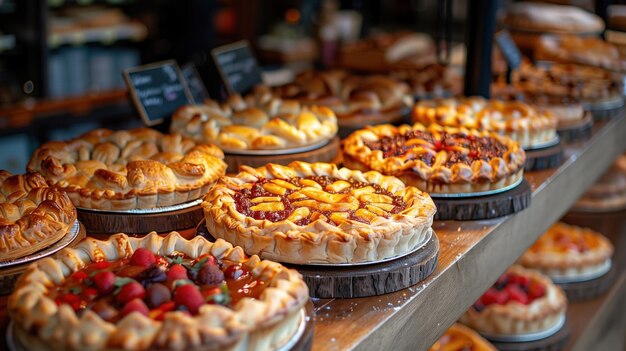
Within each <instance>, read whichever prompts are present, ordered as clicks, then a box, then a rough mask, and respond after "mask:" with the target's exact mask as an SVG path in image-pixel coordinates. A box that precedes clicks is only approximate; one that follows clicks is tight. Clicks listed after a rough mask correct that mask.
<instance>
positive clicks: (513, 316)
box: [460, 266, 567, 335]
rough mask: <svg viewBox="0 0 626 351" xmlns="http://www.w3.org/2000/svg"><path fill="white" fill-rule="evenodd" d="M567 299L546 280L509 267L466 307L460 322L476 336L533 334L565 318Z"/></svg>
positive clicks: (533, 272) (532, 272)
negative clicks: (474, 301) (476, 332)
mask: <svg viewBox="0 0 626 351" xmlns="http://www.w3.org/2000/svg"><path fill="white" fill-rule="evenodd" d="M566 308H567V298H566V297H565V294H564V293H563V291H562V290H561V288H559V287H558V286H556V285H554V284H553V283H552V282H551V281H550V278H548V277H546V276H544V275H543V274H541V273H539V272H537V271H534V270H530V269H526V268H522V267H521V266H513V267H511V268H509V270H508V271H507V272H506V273H504V275H502V276H501V277H500V278H499V279H498V281H497V282H496V283H495V284H494V285H493V286H492V287H491V288H489V290H487V292H485V293H484V294H483V295H482V296H481V297H480V298H479V299H478V301H476V303H474V305H473V306H472V307H470V308H469V309H468V310H467V312H465V314H464V315H463V316H461V319H460V322H461V323H463V324H465V325H467V326H469V327H470V328H473V329H475V330H476V331H478V332H479V333H486V334H496V335H516V334H528V333H537V332H542V331H545V330H549V329H550V328H553V327H554V326H556V325H557V324H558V323H559V321H561V319H562V318H564V317H565V310H566Z"/></svg>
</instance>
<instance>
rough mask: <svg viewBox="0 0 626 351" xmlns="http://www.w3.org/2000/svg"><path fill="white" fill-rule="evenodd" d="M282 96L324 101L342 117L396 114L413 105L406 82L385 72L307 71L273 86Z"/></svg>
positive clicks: (314, 103) (305, 100)
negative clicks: (378, 73) (357, 74)
mask: <svg viewBox="0 0 626 351" xmlns="http://www.w3.org/2000/svg"><path fill="white" fill-rule="evenodd" d="M274 94H277V95H278V96H279V97H282V98H284V99H293V100H298V101H300V102H302V103H304V104H307V105H323V106H327V107H329V108H330V109H332V110H333V111H334V112H335V114H336V115H337V118H338V120H339V121H340V123H341V120H342V119H347V118H351V119H368V120H376V119H385V118H387V119H388V118H391V117H399V116H402V115H404V114H405V113H406V110H407V109H409V108H410V107H411V106H413V97H412V96H411V94H410V91H409V87H408V86H407V84H406V83H404V82H401V81H398V80H396V79H393V78H390V77H387V76H384V75H368V76H356V75H351V74H349V73H348V72H347V71H342V70H331V71H306V72H304V73H301V74H300V75H298V76H297V77H296V80H295V81H294V82H293V83H290V84H286V85H284V86H280V87H277V88H275V89H274Z"/></svg>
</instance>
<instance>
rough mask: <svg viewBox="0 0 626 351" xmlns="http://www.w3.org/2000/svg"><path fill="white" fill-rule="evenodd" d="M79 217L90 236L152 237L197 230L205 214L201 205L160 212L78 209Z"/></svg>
mask: <svg viewBox="0 0 626 351" xmlns="http://www.w3.org/2000/svg"><path fill="white" fill-rule="evenodd" d="M77 211H78V218H79V219H80V221H81V222H82V223H83V224H84V225H85V228H86V229H87V232H89V234H90V235H91V234H96V235H97V234H105V235H108V234H116V233H126V234H129V235H132V234H148V233H150V232H151V231H154V230H156V231H158V232H159V233H168V232H171V231H173V230H183V229H189V228H194V227H195V226H196V225H197V224H198V223H199V222H200V221H201V220H202V219H204V213H203V212H202V206H200V204H198V205H196V206H192V207H189V208H184V209H180V210H175V211H168V212H158V213H141V214H137V213H120V212H106V211H90V210H83V209H77Z"/></svg>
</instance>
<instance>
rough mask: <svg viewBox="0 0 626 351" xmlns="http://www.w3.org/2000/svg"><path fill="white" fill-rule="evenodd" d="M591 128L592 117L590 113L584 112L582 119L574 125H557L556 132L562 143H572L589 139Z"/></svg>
mask: <svg viewBox="0 0 626 351" xmlns="http://www.w3.org/2000/svg"><path fill="white" fill-rule="evenodd" d="M592 128H593V115H592V114H591V112H588V111H587V112H585V115H584V116H583V119H581V120H580V121H576V122H574V123H568V124H559V126H558V127H557V129H556V132H557V133H558V134H559V138H560V139H561V141H563V142H566V143H568V142H572V141H575V140H581V139H582V140H585V139H588V138H589V137H591V129H592Z"/></svg>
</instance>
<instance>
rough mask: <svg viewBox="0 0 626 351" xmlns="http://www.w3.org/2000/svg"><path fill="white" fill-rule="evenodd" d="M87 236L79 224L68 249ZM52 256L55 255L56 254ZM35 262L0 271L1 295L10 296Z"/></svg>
mask: <svg viewBox="0 0 626 351" xmlns="http://www.w3.org/2000/svg"><path fill="white" fill-rule="evenodd" d="M85 236H86V231H85V227H84V226H83V225H82V223H79V228H78V234H77V235H76V238H74V240H72V242H71V243H69V244H68V245H67V247H74V246H76V244H78V243H79V242H81V240H83V239H84V238H85ZM55 253H56V252H55ZM51 255H54V253H53V254H51ZM33 262H36V261H33ZM33 262H28V263H24V264H20V265H17V266H10V267H7V268H4V269H0V295H7V294H10V293H11V291H13V286H14V285H15V282H16V281H17V278H19V277H20V275H22V273H23V272H24V271H25V270H26V268H28V266H30V265H31V264H32V263H33Z"/></svg>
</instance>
